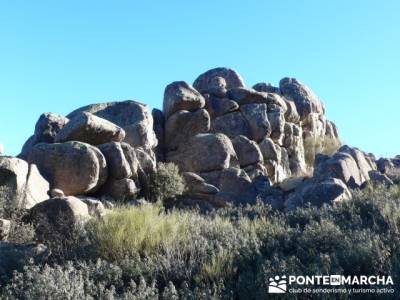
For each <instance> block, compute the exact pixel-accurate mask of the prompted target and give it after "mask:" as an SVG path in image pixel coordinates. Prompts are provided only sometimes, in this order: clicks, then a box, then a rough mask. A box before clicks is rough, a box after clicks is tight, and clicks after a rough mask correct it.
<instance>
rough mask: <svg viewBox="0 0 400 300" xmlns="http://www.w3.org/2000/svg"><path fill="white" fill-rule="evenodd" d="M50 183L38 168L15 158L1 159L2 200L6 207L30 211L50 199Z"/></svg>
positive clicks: (0, 192) (5, 157) (4, 157)
mask: <svg viewBox="0 0 400 300" xmlns="http://www.w3.org/2000/svg"><path fill="white" fill-rule="evenodd" d="M48 190H49V183H48V182H47V181H46V180H45V179H44V178H43V177H42V175H41V174H40V173H39V171H38V169H37V167H36V166H35V165H33V164H28V163H27V162H26V161H24V160H22V159H19V158H15V157H7V156H1V157H0V198H1V199H2V200H3V201H4V200H5V202H6V205H11V206H12V207H17V208H23V209H29V208H31V207H32V206H34V205H35V204H37V203H40V202H42V201H44V200H46V199H48V198H49V197H48V195H47V192H48Z"/></svg>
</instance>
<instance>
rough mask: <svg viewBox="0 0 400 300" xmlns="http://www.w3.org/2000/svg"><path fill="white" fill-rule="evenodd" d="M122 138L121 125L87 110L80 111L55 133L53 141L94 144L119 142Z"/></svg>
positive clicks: (123, 134)
mask: <svg viewBox="0 0 400 300" xmlns="http://www.w3.org/2000/svg"><path fill="white" fill-rule="evenodd" d="M124 138H125V131H124V130H123V129H122V128H121V127H119V126H117V125H115V124H114V123H111V122H110V121H107V120H106V119H103V118H99V117H97V116H95V115H93V114H91V113H89V112H82V113H81V114H77V115H76V116H75V117H74V118H72V119H71V120H70V121H69V122H68V124H67V125H65V126H64V127H63V128H62V129H61V130H60V131H59V132H58V133H57V135H56V136H55V138H54V141H55V142H57V143H62V142H67V141H79V142H84V143H88V144H91V145H95V146H96V145H100V144H104V143H108V142H121V141H123V140H124Z"/></svg>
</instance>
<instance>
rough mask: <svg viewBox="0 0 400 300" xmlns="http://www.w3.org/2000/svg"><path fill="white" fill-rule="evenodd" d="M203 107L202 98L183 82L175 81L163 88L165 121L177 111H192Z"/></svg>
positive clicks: (203, 101)
mask: <svg viewBox="0 0 400 300" xmlns="http://www.w3.org/2000/svg"><path fill="white" fill-rule="evenodd" d="M204 105H205V100H204V98H203V96H202V95H201V94H200V93H199V92H198V91H196V90H195V89H194V88H193V87H192V86H191V85H189V84H188V83H186V82H184V81H175V82H173V83H171V84H169V85H167V87H166V88H165V91H164V102H163V112H164V115H165V118H166V119H168V118H169V116H170V115H172V114H173V113H175V112H177V111H178V110H189V111H193V110H197V109H200V108H203V107H204Z"/></svg>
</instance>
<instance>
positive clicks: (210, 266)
mask: <svg viewBox="0 0 400 300" xmlns="http://www.w3.org/2000/svg"><path fill="white" fill-rule="evenodd" d="M399 206H400V188H399V187H398V186H395V187H392V188H390V189H387V188H384V187H380V186H378V187H373V186H370V187H368V188H366V189H364V190H363V191H359V192H355V193H354V197H353V199H352V200H349V201H345V202H342V203H338V204H337V205H335V206H328V205H325V206H323V207H322V208H315V207H306V208H299V209H297V210H295V211H292V212H290V213H287V214H284V213H280V212H277V211H274V210H272V209H271V208H270V207H269V206H267V205H264V204H261V203H260V204H257V205H255V206H246V207H236V208H226V209H222V210H219V211H216V212H211V213H208V214H201V213H199V212H198V211H196V210H185V211H179V210H172V211H169V212H165V211H164V210H163V208H162V207H161V206H160V205H158V204H150V205H143V206H137V207H119V208H116V209H114V210H113V211H112V212H111V213H109V214H108V215H107V216H106V217H105V218H104V219H102V220H101V219H98V220H93V221H92V222H90V223H89V224H88V225H87V228H86V231H87V234H86V239H85V241H82V243H81V244H77V245H76V247H75V248H72V249H70V251H71V252H75V253H80V255H76V256H75V259H71V260H69V261H63V259H62V258H59V259H58V263H52V264H48V265H34V264H28V265H26V266H25V267H24V268H23V269H20V270H19V272H15V273H14V275H13V276H12V277H9V278H8V279H7V280H3V282H2V283H1V297H3V298H5V299H266V298H267V297H268V294H267V283H268V279H269V277H271V276H275V275H277V274H290V275H315V274H343V275H360V274H363V275H391V276H393V281H394V283H395V286H394V287H393V288H395V290H396V291H397V292H398V291H399V288H400V286H399V280H400V209H399V208H400V207H399ZM70 257H74V256H73V255H71V256H70ZM54 261H56V260H54ZM286 296H287V298H290V299H293V295H289V294H287V295H286ZM391 296H393V299H394V298H396V297H398V296H399V295H395V294H394V295H391ZM337 297H338V295H332V299H337ZM342 297H343V298H346V295H342ZM362 297H363V299H367V298H368V296H366V295H365V294H364V295H362ZM281 298H282V299H284V298H285V295H283V297H281ZM327 298H329V295H328V296H327ZM352 298H354V297H352Z"/></svg>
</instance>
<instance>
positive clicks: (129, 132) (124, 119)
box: [67, 100, 157, 150]
mask: <svg viewBox="0 0 400 300" xmlns="http://www.w3.org/2000/svg"><path fill="white" fill-rule="evenodd" d="M82 112H89V113H92V114H94V115H96V116H98V117H100V118H103V119H106V120H108V121H110V122H112V123H114V124H116V125H117V126H119V127H121V128H122V129H124V130H125V133H126V135H125V139H124V141H125V142H126V143H128V144H130V145H131V146H133V147H141V148H144V149H147V150H148V149H153V148H154V147H155V146H157V138H156V136H155V133H154V130H153V117H152V115H151V111H150V110H149V107H148V106H147V105H145V104H143V103H140V102H137V101H133V100H126V101H120V102H106V103H97V104H91V105H87V106H84V107H82V108H79V109H77V110H74V111H73V112H71V113H70V114H69V115H68V116H67V117H68V118H70V119H72V118H74V117H76V116H77V115H79V114H81V113H82Z"/></svg>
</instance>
